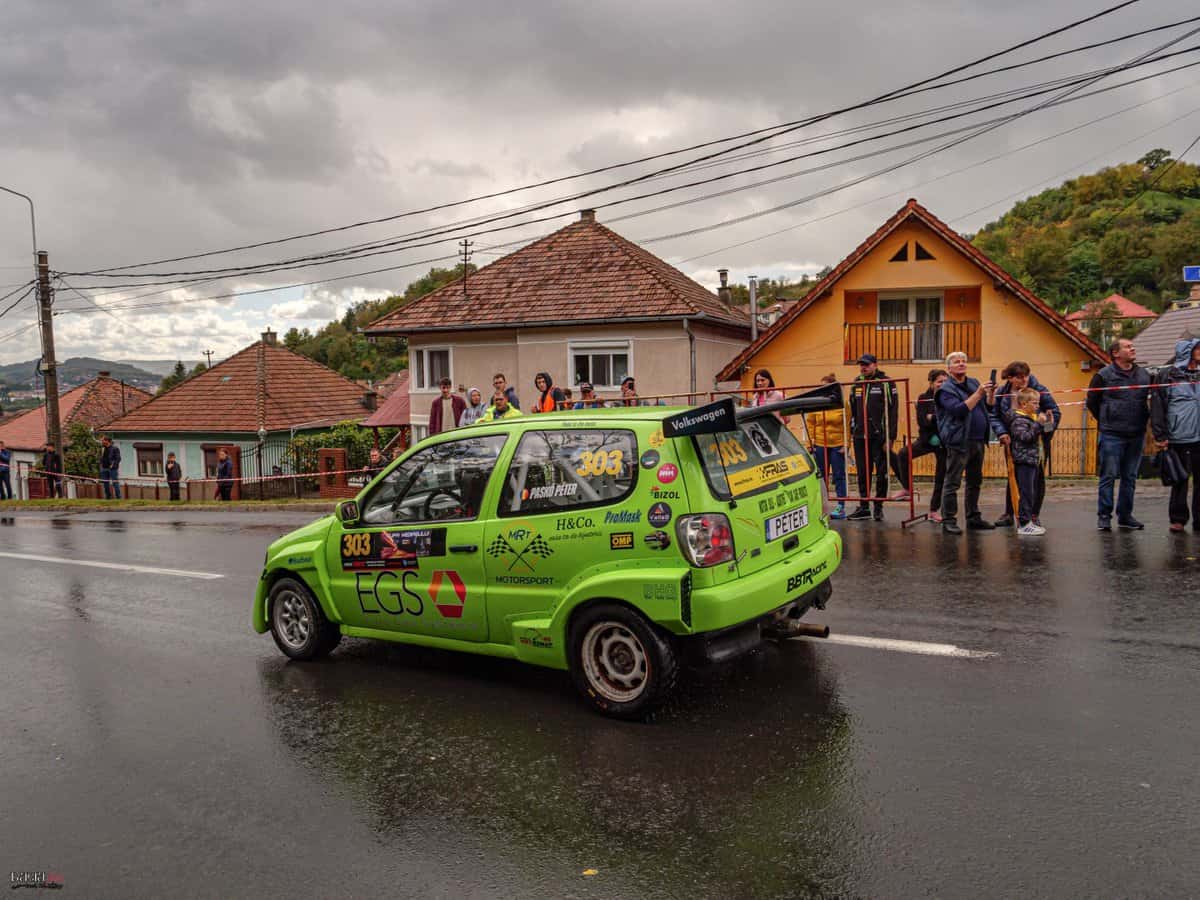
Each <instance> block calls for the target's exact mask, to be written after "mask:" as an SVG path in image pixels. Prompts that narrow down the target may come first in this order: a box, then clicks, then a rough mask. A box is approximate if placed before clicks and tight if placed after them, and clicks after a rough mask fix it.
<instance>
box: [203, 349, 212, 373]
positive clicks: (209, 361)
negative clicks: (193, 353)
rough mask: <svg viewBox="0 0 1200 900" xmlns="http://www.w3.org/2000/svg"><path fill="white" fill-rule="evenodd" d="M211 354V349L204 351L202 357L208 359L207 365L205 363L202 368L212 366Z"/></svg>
mask: <svg viewBox="0 0 1200 900" xmlns="http://www.w3.org/2000/svg"><path fill="white" fill-rule="evenodd" d="M212 355H213V352H212V351H211V350H205V351H204V358H205V359H206V360H208V365H206V366H205V367H204V368H206V369H211V368H212Z"/></svg>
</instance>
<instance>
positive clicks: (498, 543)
mask: <svg viewBox="0 0 1200 900" xmlns="http://www.w3.org/2000/svg"><path fill="white" fill-rule="evenodd" d="M487 553H488V556H490V557H492V558H493V559H499V560H503V561H504V562H505V563H507V564H508V571H510V572H511V571H512V570H513V569H514V568H516V566H517V564H518V563H520V564H521V565H523V566H524V567H525V568H526V569H528V570H529V571H530V572H532V571H533V570H534V568H535V567H536V566H537V564H538V560H540V559H546V558H547V557H549V556H551V555H553V553H554V548H553V547H551V546H550V545H549V544H547V543H546V540H545V538H543V537H542V536H541V535H540V534H538V533H537V532H536V531H535V530H534V529H533V528H531V527H530V526H529V525H527V524H525V523H519V524H517V525H514V526H513V527H511V528H509V529H508V530H507V531H502V532H500V533H499V534H498V535H496V537H495V538H493V539H492V542H491V543H490V544H489V545H488V548H487Z"/></svg>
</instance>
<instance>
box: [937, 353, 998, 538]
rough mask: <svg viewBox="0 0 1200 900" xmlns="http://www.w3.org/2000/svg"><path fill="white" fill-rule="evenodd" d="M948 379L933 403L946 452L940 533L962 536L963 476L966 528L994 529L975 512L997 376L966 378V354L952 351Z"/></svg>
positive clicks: (981, 483) (994, 374) (947, 367)
mask: <svg viewBox="0 0 1200 900" xmlns="http://www.w3.org/2000/svg"><path fill="white" fill-rule="evenodd" d="M946 370H947V371H948V372H949V373H950V377H949V378H947V379H946V380H945V381H943V382H942V386H941V387H940V388H938V391H937V394H936V397H935V400H934V403H935V407H936V410H935V415H936V417H937V427H938V439H939V440H940V441H941V443H942V446H943V447H945V448H946V483H945V485H944V487H943V488H942V532H943V533H945V534H955V535H957V534H962V528H960V527H959V525H958V489H959V487H960V485H961V484H962V481H963V476H964V475H965V476H966V480H967V491H966V497H965V498H964V499H965V502H964V506H965V507H966V513H967V516H966V520H967V528H970V529H972V530H974V531H991V530H993V529H995V527H996V526H995V525H993V524H992V523H991V522H989V521H987V520H986V519H984V518H983V515H982V514H981V513H980V512H979V492H980V489H981V488H982V487H983V452H984V449H985V448H986V447H987V441H988V433H989V429H990V423H989V422H988V413H987V409H988V407H989V406H991V404H992V402H993V398H994V396H995V392H996V372H995V370H994V369H993V370H992V377H991V378H990V379H989V380H988V381H985V382H984V383H983V384H980V383H979V381H978V380H977V379H974V378H969V377H967V354H965V353H963V352H962V351H959V350H956V351H955V352H953V353H951V354H950V355H949V356H947V357H946Z"/></svg>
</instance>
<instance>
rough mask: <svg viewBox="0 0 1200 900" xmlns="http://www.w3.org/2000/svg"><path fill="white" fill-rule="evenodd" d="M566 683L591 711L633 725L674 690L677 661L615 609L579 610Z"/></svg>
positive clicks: (646, 629)
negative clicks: (624, 720) (585, 702)
mask: <svg viewBox="0 0 1200 900" xmlns="http://www.w3.org/2000/svg"><path fill="white" fill-rule="evenodd" d="M570 650H571V658H570V667H571V677H572V679H573V680H574V682H575V686H576V688H577V689H578V690H579V692H580V693H581V694H582V695H583V697H584V698H585V699H586V700H587V701H588V702H589V703H590V704H591V705H592V707H593V708H595V709H596V710H598V711H599V712H602V713H604V714H605V715H609V716H614V717H616V718H620V719H638V718H643V717H644V716H646V715H647V714H649V713H651V712H653V711H654V710H655V709H657V708H658V707H659V706H661V705H662V704H663V703H664V702H665V701H666V700H667V698H668V697H669V696H670V695H671V693H672V691H674V689H675V683H676V681H677V679H678V676H679V661H678V659H677V657H676V653H675V647H674V645H673V644H672V642H671V639H670V637H669V636H667V635H663V634H661V633H660V632H659V631H658V630H657V629H656V628H655V627H654V626H653V625H652V624H650V623H649V622H648V621H646V619H644V618H643V617H642V616H641V615H639V614H638V613H636V612H634V611H633V610H631V609H628V608H627V607H624V606H620V605H618V604H615V603H602V604H597V605H596V606H592V607H589V608H587V609H585V610H584V611H583V612H582V613H580V614H579V616H578V617H577V618H576V620H575V622H574V624H573V625H572V628H571V640H570Z"/></svg>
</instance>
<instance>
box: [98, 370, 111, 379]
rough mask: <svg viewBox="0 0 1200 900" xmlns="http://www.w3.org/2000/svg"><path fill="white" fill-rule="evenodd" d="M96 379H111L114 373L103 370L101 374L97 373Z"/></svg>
mask: <svg viewBox="0 0 1200 900" xmlns="http://www.w3.org/2000/svg"><path fill="white" fill-rule="evenodd" d="M96 377H97V378H111V377H112V372H110V371H108V370H107V369H101V370H100V371H99V372H97V373H96Z"/></svg>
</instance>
